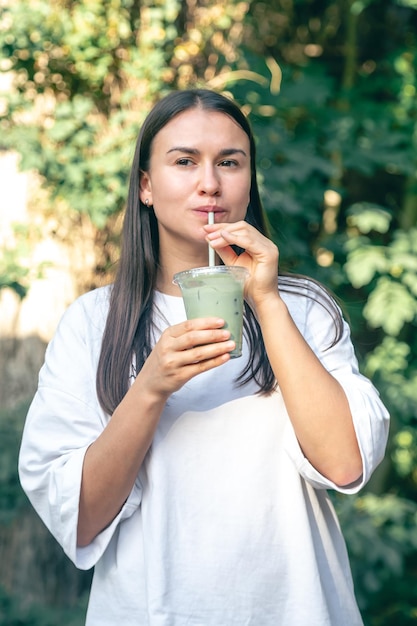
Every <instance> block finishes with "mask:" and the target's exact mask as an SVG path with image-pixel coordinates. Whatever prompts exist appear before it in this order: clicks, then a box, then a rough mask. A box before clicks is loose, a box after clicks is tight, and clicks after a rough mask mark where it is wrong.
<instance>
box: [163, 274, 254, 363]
mask: <svg viewBox="0 0 417 626" xmlns="http://www.w3.org/2000/svg"><path fill="white" fill-rule="evenodd" d="M247 276H249V272H248V270H247V269H245V268H244V267H234V266H230V265H215V266H214V267H196V268H194V269H191V270H186V271H185V272H179V273H178V274H175V275H174V280H173V282H174V283H175V284H176V285H178V286H179V287H180V289H181V293H182V297H183V300H184V306H185V312H186V314H187V319H189V320H190V319H195V318H196V317H221V318H222V319H224V321H225V325H224V328H227V329H228V330H230V334H231V337H230V338H231V339H233V341H234V342H235V343H236V348H235V349H234V350H233V351H232V352H230V356H231V357H232V358H236V357H239V356H242V334H243V286H244V283H245V279H246V277H247Z"/></svg>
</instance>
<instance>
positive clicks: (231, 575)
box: [20, 90, 388, 626]
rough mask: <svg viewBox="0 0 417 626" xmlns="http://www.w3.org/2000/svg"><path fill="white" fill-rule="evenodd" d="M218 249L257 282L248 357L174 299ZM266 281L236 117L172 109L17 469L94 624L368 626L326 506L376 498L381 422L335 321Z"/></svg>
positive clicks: (318, 299) (164, 112) (41, 393)
mask: <svg viewBox="0 0 417 626" xmlns="http://www.w3.org/2000/svg"><path fill="white" fill-rule="evenodd" d="M209 212H214V215H215V223H214V224H211V225H209V224H208V223H207V221H208V220H207V215H208V213H209ZM208 243H210V245H211V246H212V248H214V250H215V251H216V253H217V255H218V262H219V263H220V262H223V263H225V264H226V265H239V266H243V267H245V268H247V269H248V270H249V274H250V275H249V278H248V279H247V281H246V284H245V299H246V304H245V342H244V352H243V356H242V357H241V358H240V359H230V355H229V353H230V352H231V351H232V350H233V348H234V345H235V344H234V342H233V341H232V340H231V339H230V334H229V332H228V331H227V330H226V329H224V328H223V325H224V321H223V320H221V319H217V318H201V319H195V320H190V321H186V319H185V312H184V307H183V301H182V298H181V297H180V292H179V288H178V287H177V286H176V285H175V284H173V282H172V279H173V275H174V274H175V273H177V272H179V271H182V270H185V269H189V268H193V267H199V266H204V265H207V247H208V246H207V244H208ZM277 268H278V249H277V247H276V246H275V245H274V243H272V241H271V240H270V239H269V238H268V237H267V230H266V225H265V221H264V217H263V213H262V208H261V202H260V198H259V192H258V187H257V183H256V170H255V145H254V140H253V137H252V134H251V130H250V128H249V126H248V122H247V120H246V118H245V117H244V115H243V114H242V113H241V111H240V110H239V108H238V107H237V106H236V105H235V104H234V103H232V102H231V101H230V100H229V99H227V98H225V97H223V96H221V95H219V94H216V93H214V92H211V91H207V90H190V91H183V92H176V93H172V94H170V95H169V96H167V97H166V98H165V99H163V100H162V101H161V102H159V103H158V104H157V105H156V106H155V108H154V109H153V111H151V113H150V115H149V116H148V118H147V119H146V121H145V123H144V125H143V128H142V130H141V133H140V135H139V139H138V142H137V147H136V154H135V157H134V162H133V166H132V173H131V180H130V189H129V196H128V203H127V209H126V215H125V220H124V230H123V246H122V254H121V260H120V266H119V269H118V274H117V277H116V280H115V283H114V285H113V286H111V287H105V288H101V289H98V290H96V291H93V292H91V293H88V294H86V295H84V296H82V297H81V298H79V299H78V300H77V301H76V302H75V303H74V304H73V305H72V306H71V307H70V308H69V310H68V311H67V312H66V314H65V315H64V318H63V320H62V321H61V323H60V325H59V327H58V330H57V333H56V335H55V337H54V339H53V340H52V342H51V344H50V345H49V347H48V350H47V354H46V360H45V364H44V366H43V368H42V371H41V374H40V382H39V389H38V391H37V394H36V396H35V398H34V401H33V403H32V406H31V408H30V411H29V414H28V417H27V422H26V426H25V431H24V435H23V441H22V448H21V454H20V476H21V481H22V485H23V487H24V489H25V490H26V492H27V494H28V496H29V498H30V499H31V501H32V503H33V505H34V507H35V508H36V510H37V511H38V513H39V515H40V516H41V517H42V519H43V520H44V522H45V523H46V525H47V526H48V528H49V529H50V530H51V532H52V533H53V534H54V536H55V537H56V539H57V540H58V541H59V542H60V544H61V545H62V546H63V548H64V550H65V552H66V553H67V554H68V556H69V557H70V558H71V559H72V560H73V561H74V563H75V564H76V565H77V566H78V567H79V568H82V569H88V568H91V567H93V566H95V573H94V579H93V584H92V590H91V596H90V602H89V608H88V614H87V624H88V625H89V626H105V625H109V626H110V625H112V626H114V624H116V623H120V624H123V626H130V625H132V626H133V625H138V624H140V625H150V626H160V625H161V626H162V625H166V626H179V625H181V626H182V625H185V624H187V625H191V624H192V625H199V626H211V625H213V626H220V625H224V626H232V625H236V626H243V624H245V625H249V624H250V625H253V626H276V625H277V624H283V625H285V626H303V625H306V626H307V625H308V626H311V624H317V625H318V624H320V626H324V624H332V625H335V626H343V625H346V626H356V625H359V624H361V623H362V621H361V618H360V615H359V611H358V608H357V606H356V602H355V599H354V594H353V589H352V581H351V575H350V571H349V564H348V558H347V554H346V549H345V545H344V542H343V538H342V536H341V533H340V529H339V526H338V522H337V519H336V517H335V514H334V511H333V508H332V505H331V504H330V501H329V499H328V496H327V491H326V490H327V489H336V490H337V491H340V492H343V493H355V492H357V491H358V490H359V489H360V488H361V487H362V486H363V485H364V484H365V483H366V482H367V481H368V480H369V477H370V476H371V474H372V471H373V470H374V469H375V467H376V466H377V465H378V463H379V462H380V460H381V459H382V457H383V454H384V449H385V445H386V439H387V430H388V415H387V412H386V410H385V408H384V407H383V405H382V404H381V402H380V400H379V396H378V394H377V392H376V390H375V389H374V388H373V386H372V385H371V383H370V382H369V381H368V380H367V379H365V378H364V377H363V376H361V375H360V374H359V372H358V369H357V362H356V359H355V356H354V351H353V348H352V344H351V342H350V338H349V329H348V327H347V325H346V323H345V322H344V321H343V319H342V317H341V315H340V312H339V309H338V308H337V306H336V304H335V303H334V301H333V300H332V299H331V298H330V296H329V295H327V293H326V292H325V290H324V289H323V288H321V287H320V286H319V285H317V284H316V283H313V282H312V281H310V280H308V279H306V278H302V277H289V276H282V275H280V277H279V278H278V269H277Z"/></svg>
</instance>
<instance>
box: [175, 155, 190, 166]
mask: <svg viewBox="0 0 417 626" xmlns="http://www.w3.org/2000/svg"><path fill="white" fill-rule="evenodd" d="M176 164H177V165H192V164H193V162H192V160H191V159H188V158H187V157H183V158H181V159H177V161H176Z"/></svg>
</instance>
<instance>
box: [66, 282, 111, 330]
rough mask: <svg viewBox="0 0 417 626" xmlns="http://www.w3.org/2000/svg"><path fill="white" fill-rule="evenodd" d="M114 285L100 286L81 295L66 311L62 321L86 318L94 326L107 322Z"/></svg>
mask: <svg viewBox="0 0 417 626" xmlns="http://www.w3.org/2000/svg"><path fill="white" fill-rule="evenodd" d="M111 289H112V285H107V286H106V287H99V288H98V289H93V290H92V291H88V292H86V293H84V294H83V295H81V296H79V297H78V298H77V299H76V300H74V302H73V303H72V304H70V306H69V307H68V309H67V310H66V311H65V313H64V315H63V318H62V321H64V322H67V323H68V322H71V321H72V320H73V321H76V320H77V319H78V320H79V321H81V319H84V320H85V322H86V323H87V324H91V325H93V326H97V325H99V326H100V325H101V324H103V323H104V324H105V322H106V319H107V314H108V311H109V304H110V295H111Z"/></svg>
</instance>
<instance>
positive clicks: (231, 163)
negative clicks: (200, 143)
mask: <svg viewBox="0 0 417 626" xmlns="http://www.w3.org/2000/svg"><path fill="white" fill-rule="evenodd" d="M219 165H220V166H221V167H235V166H236V165H237V161H233V160H232V159H225V160H224V161H220V163H219Z"/></svg>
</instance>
